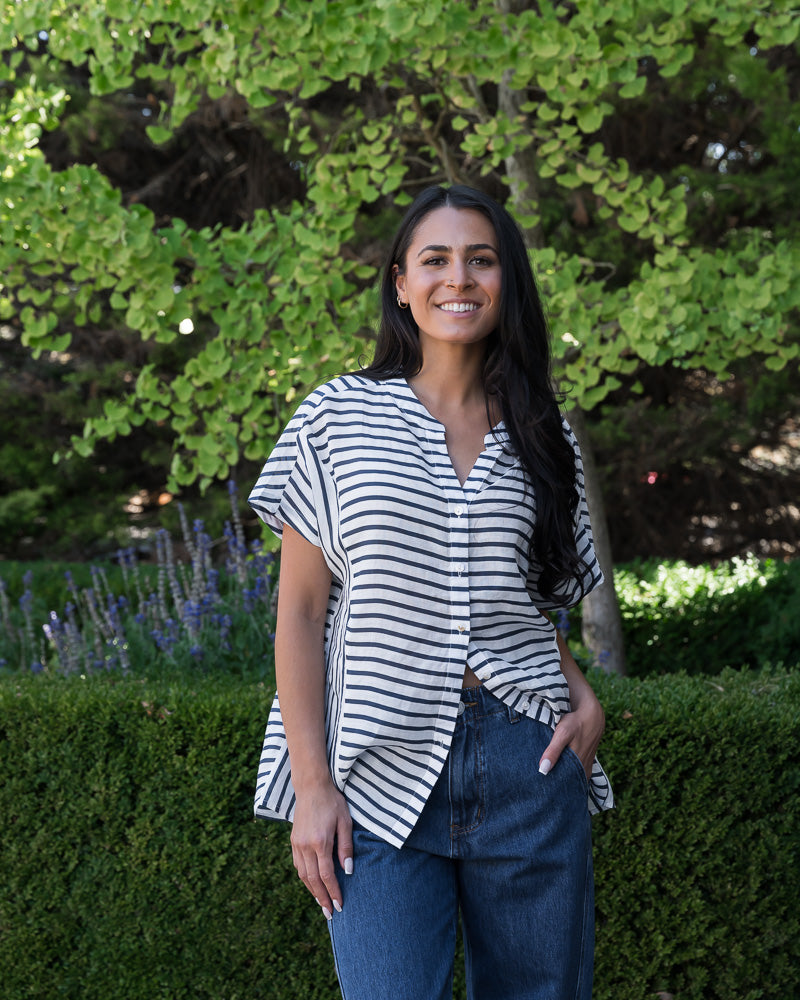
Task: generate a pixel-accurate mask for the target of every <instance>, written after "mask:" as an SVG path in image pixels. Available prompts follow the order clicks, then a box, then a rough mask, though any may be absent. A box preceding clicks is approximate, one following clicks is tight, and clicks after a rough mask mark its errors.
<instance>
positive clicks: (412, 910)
mask: <svg viewBox="0 0 800 1000" xmlns="http://www.w3.org/2000/svg"><path fill="white" fill-rule="evenodd" d="M462 706H463V707H462ZM459 713H460V714H459V717H458V720H457V723H456V729H455V733H454V736H453V743H452V747H451V749H450V753H449V755H448V759H447V761H446V763H445V766H444V769H443V771H442V773H441V775H440V777H439V779H438V781H437V783H436V785H435V787H434V789H433V791H432V792H431V796H430V798H429V800H428V802H427V803H426V805H425V807H424V809H423V811H422V814H421V816H420V818H419V820H418V822H417V824H416V826H415V827H414V830H413V831H412V833H411V836H410V837H409V838H408V840H407V841H406V843H405V844H404V846H403V847H402V848H400V849H398V848H395V847H393V846H391V845H389V844H387V843H386V842H385V841H383V840H381V839H380V838H379V837H377V836H375V835H374V834H372V833H370V832H368V831H367V830H365V829H363V828H362V827H360V826H358V825H356V827H355V830H354V853H355V859H354V860H355V864H354V872H353V874H352V875H345V874H344V873H343V872H342V871H341V870H338V871H337V877H338V879H339V884H340V886H341V888H342V892H343V910H342V912H341V913H334V915H333V919H332V921H330V924H329V927H330V932H331V940H332V944H333V951H334V958H335V961H336V970H337V974H338V976H339V983H340V986H341V989H342V996H343V998H344V1000H450V998H451V996H452V979H453V960H454V949H455V940H456V928H457V920H458V913H459V911H460V913H461V921H462V929H463V936H464V951H465V959H466V978H467V992H468V996H469V998H470V1000H590V997H591V983H592V960H593V951H594V891H593V876H592V851H591V839H590V829H589V812H588V807H587V796H588V785H587V781H586V775H585V773H584V770H583V766H582V765H581V762H580V760H579V758H578V757H577V756H576V754H574V753H573V752H572V751H571V750H569V749H568V750H566V751H565V752H564V753H563V754H562V756H561V758H560V760H559V761H558V763H557V764H556V766H555V767H554V768H553V770H552V771H551V772H550V773H549V774H547V775H541V774H539V772H538V764H539V758H540V757H541V754H542V752H543V750H544V749H545V747H546V746H547V744H548V743H549V741H550V738H551V736H552V730H551V729H550V728H549V727H548V726H546V725H544V724H543V723H540V722H534V721H532V720H531V719H528V718H526V717H524V716H521V715H519V714H518V713H517V712H515V711H514V710H513V709H509V708H508V707H506V706H505V705H504V704H503V703H502V702H500V701H499V700H498V699H497V698H495V697H494V696H493V695H491V694H490V693H489V692H488V691H487V690H486V689H485V688H483V687H479V688H467V689H465V690H464V691H463V692H462V696H461V704H460V706H459Z"/></svg>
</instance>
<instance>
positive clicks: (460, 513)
mask: <svg viewBox="0 0 800 1000" xmlns="http://www.w3.org/2000/svg"><path fill="white" fill-rule="evenodd" d="M463 513H464V508H463V507H462V506H461V504H459V505H458V507H456V517H461V515H462V514H463Z"/></svg>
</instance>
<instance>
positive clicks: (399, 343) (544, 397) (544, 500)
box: [362, 185, 586, 603]
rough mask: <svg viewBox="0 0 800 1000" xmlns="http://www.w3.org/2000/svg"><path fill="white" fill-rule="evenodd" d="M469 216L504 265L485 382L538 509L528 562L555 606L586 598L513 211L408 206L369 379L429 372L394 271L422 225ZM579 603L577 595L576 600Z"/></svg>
mask: <svg viewBox="0 0 800 1000" xmlns="http://www.w3.org/2000/svg"><path fill="white" fill-rule="evenodd" d="M445 206H448V207H452V208H460V209H472V210H474V211H477V212H481V213H482V214H483V215H484V216H486V218H487V219H488V220H489V221H490V222H491V224H492V226H493V227H494V231H495V233H496V234H497V241H498V251H499V257H500V268H501V275H502V278H501V294H500V316H499V320H498V324H497V328H496V330H495V331H494V332H493V333H492V334H490V336H489V338H488V340H487V350H486V360H485V363H484V368H483V385H484V390H485V392H486V397H487V411H488V399H489V397H490V396H491V397H494V399H495V400H496V401H497V402H498V403H499V406H500V412H501V413H502V416H503V420H504V421H505V426H506V430H507V431H508V436H509V440H510V444H511V448H512V449H513V451H514V453H515V454H516V455H517V456H518V458H519V460H520V462H521V464H522V467H523V469H524V470H525V472H526V473H527V474H528V477H529V479H530V482H531V485H532V487H533V492H534V497H535V502H536V518H535V527H534V531H533V536H532V538H531V540H530V557H531V561H532V562H535V563H536V564H537V565H538V566H540V567H541V575H540V577H539V581H538V587H537V589H538V591H539V593H540V594H541V596H542V597H543V598H544V599H545V600H548V601H550V600H552V601H553V602H555V603H557V602H558V601H559V599H560V597H561V596H562V594H563V593H564V592H565V591H567V590H572V586H571V584H572V583H573V581H574V582H577V584H578V596H579V597H582V596H583V592H584V583H583V574H584V571H585V569H586V565H585V563H584V561H583V560H582V559H581V557H580V555H579V553H578V551H577V548H576V545H575V532H574V518H575V511H576V508H577V504H578V492H577V488H576V472H575V453H574V451H573V449H572V446H571V445H570V443H569V441H567V439H566V438H565V437H564V431H563V427H562V423H561V413H560V410H559V402H560V401H561V398H560V397H559V396H557V394H556V391H555V389H554V386H553V380H552V356H551V351H550V334H549V331H548V328H547V321H546V319H545V316H544V310H543V309H542V303H541V300H540V298H539V292H538V290H537V288H536V281H535V279H534V277H533V272H532V270H531V266H530V261H529V259H528V253H527V250H526V247H525V241H524V239H523V237H522V233H521V232H520V230H519V228H518V226H517V224H516V223H515V222H514V220H513V219H512V218H511V216H510V215H509V214H508V212H507V211H506V210H505V209H504V208H503V207H502V206H501V205H498V204H497V202H495V201H494V200H493V199H492V198H489V197H488V196H487V195H485V194H483V193H482V192H481V191H476V190H474V189H473V188H468V187H464V186H462V185H454V186H452V187H449V188H444V187H430V188H427V189H426V190H425V191H423V192H422V193H421V194H420V195H419V196H418V197H417V198H416V200H415V201H414V203H413V204H412V205H411V206H410V207H409V209H408V211H407V212H406V215H405V217H404V219H403V221H402V223H401V224H400V228H399V229H398V231H397V235H396V236H395V239H394V243H393V245H392V249H391V253H390V254H389V258H388V260H387V261H386V267H385V268H384V271H383V277H382V284H381V307H382V308H381V323H380V328H379V331H378V339H377V344H376V347H375V356H374V359H373V361H372V364H370V365H369V366H368V367H366V368H365V369H364V370H363V372H362V374H364V375H366V376H367V377H369V378H374V379H384V378H393V377H397V376H403V377H406V378H408V377H411V376H413V375H416V374H417V373H418V372H419V371H420V369H421V368H422V351H421V348H420V343H419V334H418V330H417V324H416V323H415V322H414V319H413V317H412V315H411V310H410V309H401V308H400V307H399V305H398V303H397V288H396V286H395V274H396V271H397V270H399V271H400V272H401V273H403V272H404V271H405V267H406V255H407V253H408V248H409V246H410V245H411V242H412V241H413V239H414V233H415V232H416V230H417V227H418V226H419V224H420V223H421V222H422V220H423V219H424V218H425V217H426V216H427V215H428V214H429V213H430V212H432V211H434V210H436V209H437V208H442V207H445ZM573 599H574V598H573Z"/></svg>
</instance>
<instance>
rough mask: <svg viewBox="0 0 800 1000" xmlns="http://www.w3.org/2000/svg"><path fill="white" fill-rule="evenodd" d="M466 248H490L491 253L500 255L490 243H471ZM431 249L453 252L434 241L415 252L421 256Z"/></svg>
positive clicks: (469, 251) (472, 250) (470, 250)
mask: <svg viewBox="0 0 800 1000" xmlns="http://www.w3.org/2000/svg"><path fill="white" fill-rule="evenodd" d="M466 249H467V252H468V253H474V252H475V251H476V250H491V251H492V253H494V254H497V256H498V257H499V256H500V255H499V254H498V253H497V250H495V248H494V247H493V246H492V244H491V243H471V244H470V245H469V246H468V247H467V248H466ZM431 250H435V251H436V252H437V253H452V252H453V248H452V247H446V246H440V245H438V244H436V243H429V244H428V246H426V247H423V248H422V249H421V250H420V252H419V253H418V254H417V257H421V256H422V255H423V254H424V253H430V251H431Z"/></svg>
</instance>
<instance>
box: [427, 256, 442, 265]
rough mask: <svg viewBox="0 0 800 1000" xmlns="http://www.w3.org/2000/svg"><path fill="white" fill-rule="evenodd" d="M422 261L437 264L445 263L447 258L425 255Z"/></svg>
mask: <svg viewBox="0 0 800 1000" xmlns="http://www.w3.org/2000/svg"><path fill="white" fill-rule="evenodd" d="M422 263H423V264H432V265H434V266H437V265H439V264H446V263H447V260H446V259H445V258H444V257H426V258H425V260H424V261H423V262H422Z"/></svg>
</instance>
